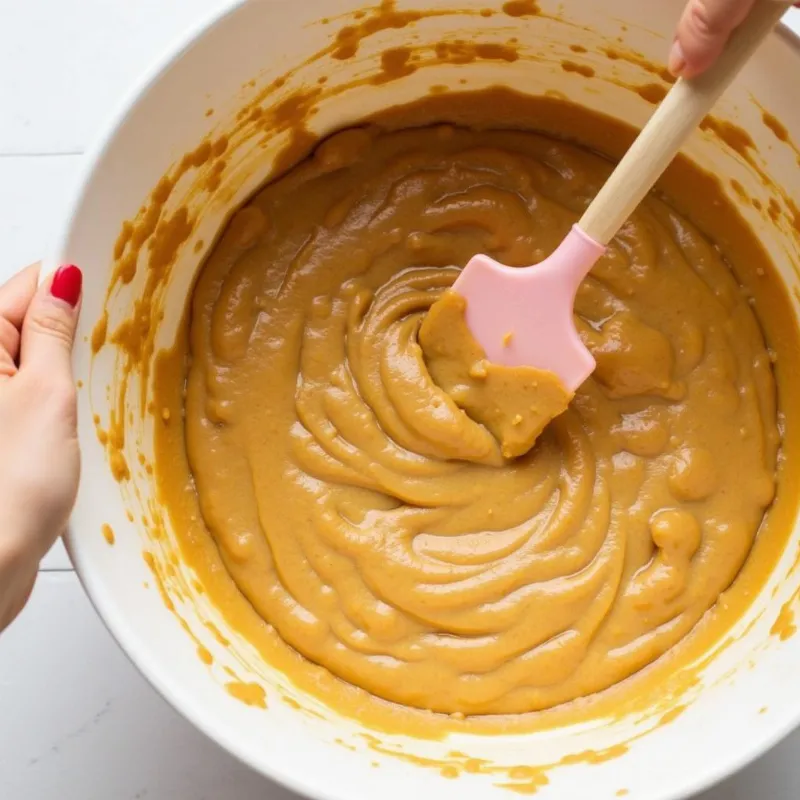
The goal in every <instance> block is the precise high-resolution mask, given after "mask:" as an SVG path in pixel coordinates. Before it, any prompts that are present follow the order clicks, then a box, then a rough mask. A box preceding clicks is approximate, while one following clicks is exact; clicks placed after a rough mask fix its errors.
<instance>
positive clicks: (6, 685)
mask: <svg viewBox="0 0 800 800" xmlns="http://www.w3.org/2000/svg"><path fill="white" fill-rule="evenodd" d="M310 1H311V0H306V2H310ZM219 4H220V0H134V1H132V0H0V109H2V114H1V115H0V282H2V281H3V280H5V279H6V278H7V277H9V276H10V275H11V274H12V273H13V272H15V271H16V270H17V269H18V268H20V267H22V266H24V265H26V264H28V263H31V262H33V261H36V260H38V259H39V258H40V257H41V256H42V254H43V253H45V252H46V251H47V250H48V248H49V247H50V246H51V244H52V241H53V236H54V235H55V232H56V230H57V228H58V226H59V224H60V220H61V218H62V215H63V213H64V208H65V204H66V202H67V199H68V196H69V193H70V192H71V190H72V187H73V185H74V181H75V179H76V175H77V172H78V169H79V167H80V165H81V159H82V154H83V152H84V150H85V149H86V147H87V145H88V144H89V143H90V141H91V139H92V137H93V136H94V135H95V134H96V132H97V130H98V127H99V125H101V124H102V122H103V120H104V118H105V117H106V116H107V115H108V113H109V111H110V109H112V108H113V107H114V106H115V105H116V103H117V100H118V98H119V96H120V95H121V94H122V93H123V92H124V91H125V90H126V89H127V87H129V86H130V85H131V84H132V83H133V82H134V81H135V79H136V77H137V75H138V74H139V73H140V72H141V71H142V70H143V69H144V68H145V67H146V66H147V65H148V64H149V63H150V62H151V60H152V59H153V57H154V56H156V55H158V54H159V53H161V52H163V51H164V49H165V48H166V47H168V46H169V44H170V42H171V41H172V40H174V39H175V37H176V36H179V35H180V33H181V31H182V30H184V29H185V28H186V27H187V26H188V25H191V24H192V23H193V22H194V21H195V20H197V19H198V18H201V17H202V16H203V15H206V14H207V13H209V12H210V11H211V10H212V9H213V8H214V7H215V6H217V5H219ZM798 18H800V12H795V16H794V20H795V21H796V22H797V21H798ZM797 28H798V30H800V22H798V25H797ZM798 691H800V683H799V684H798ZM741 735H742V736H746V735H747V731H744V730H743V731H742V732H741ZM293 797H295V795H293V794H292V793H290V792H287V791H285V790H283V789H282V788H280V787H278V786H276V785H274V784H272V783H270V782H268V781H266V780H264V779H263V778H261V777H259V776H258V775H255V774H254V773H252V772H251V771H250V770H249V769H247V768H246V767H244V766H242V765H241V764H239V763H238V762H237V761H235V760H234V759H233V758H232V757H230V756H228V755H227V754H225V753H224V752H222V751H221V750H220V749H219V748H217V747H216V745H214V744H212V743H211V742H210V741H208V740H207V739H206V738H205V737H204V736H203V735H202V734H200V733H198V732H197V731H195V730H194V729H193V728H192V726H191V725H189V723H187V722H185V721H184V720H183V718H182V717H180V716H179V715H178V714H177V713H176V712H175V711H173V710H172V708H171V707H170V706H168V705H167V704H166V703H165V702H164V701H163V700H162V699H161V698H160V697H159V696H158V695H157V694H156V693H155V691H154V690H153V689H151V688H150V686H149V684H148V683H147V682H146V681H145V680H144V679H143V678H142V677H141V676H140V675H139V673H138V672H137V671H136V670H135V669H134V668H133V666H131V664H130V663H129V662H128V661H127V659H126V658H125V656H124V655H123V654H122V652H121V651H120V650H119V648H118V647H117V645H116V644H115V642H114V641H113V640H112V639H111V637H110V636H109V634H108V632H107V631H106V630H105V628H104V627H103V624H102V623H101V622H100V620H99V619H98V617H97V615H96V614H95V612H94V610H93V608H92V607H91V605H90V604H89V601H88V600H87V598H86V597H85V595H84V593H83V590H82V589H81V587H80V584H79V583H78V580H77V578H76V576H75V574H74V573H73V572H72V570H71V567H70V564H69V561H68V559H67V557H66V554H65V553H64V550H63V548H62V547H61V546H60V545H59V546H57V547H56V548H55V549H54V550H53V552H51V553H50V554H49V555H48V557H47V559H46V560H45V562H44V563H43V564H42V569H41V573H40V575H39V580H38V581H37V584H36V589H35V590H34V594H33V597H32V599H31V602H30V604H29V606H28V608H27V609H26V610H25V611H24V612H23V614H22V616H21V617H20V619H19V620H17V622H16V623H15V624H14V625H12V626H11V628H10V629H9V630H8V631H7V632H6V633H5V634H4V635H3V636H2V637H0V798H2V800H134V799H136V800H291V798H293ZM756 798H758V800H797V799H798V798H800V733H796V734H794V735H793V736H791V737H790V738H789V739H787V740H786V741H784V742H783V743H782V744H780V745H779V746H778V747H776V748H775V749H774V750H773V751H772V752H771V753H769V754H768V755H767V756H766V757H764V758H762V759H761V760H760V761H758V762H757V763H755V764H754V765H752V766H751V767H749V768H748V769H746V770H745V771H744V772H742V773H741V774H739V775H738V776H736V777H734V778H732V779H730V780H729V781H727V782H726V783H724V784H722V785H720V786H718V787H717V788H715V789H713V790H711V791H709V792H707V793H706V794H704V795H702V800H756Z"/></svg>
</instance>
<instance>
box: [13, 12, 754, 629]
mask: <svg viewBox="0 0 800 800" xmlns="http://www.w3.org/2000/svg"><path fill="white" fill-rule="evenodd" d="M758 1H759V0H690V2H689V3H688V4H687V6H686V8H685V10H684V12H683V15H682V16H681V19H680V22H679V24H678V27H677V30H676V35H675V39H674V42H673V46H672V50H671V52H670V55H669V68H670V70H671V71H672V72H673V73H674V74H675V75H678V76H682V77H687V78H691V77H693V76H695V75H698V74H700V73H702V72H703V71H704V70H706V69H708V67H709V66H711V64H713V63H714V61H715V59H716V58H717V57H718V56H719V54H720V52H721V51H722V48H723V47H724V45H725V42H726V41H727V39H728V37H729V36H730V35H731V33H732V32H733V31H734V29H735V28H736V27H737V26H738V25H739V24H741V22H742V21H743V20H744V19H745V17H746V16H747V14H748V12H749V11H750V9H751V8H752V7H753V5H754V3H755V2H758ZM73 278H74V275H73ZM73 284H74V281H73ZM72 288H73V289H74V285H73V287H72ZM51 289H52V276H50V277H48V278H47V279H45V280H44V281H43V282H42V284H41V286H40V285H39V268H38V266H33V267H29V268H27V269H25V270H23V271H22V272H20V273H19V274H17V275H16V276H14V277H13V278H12V279H11V280H10V281H8V282H7V283H6V284H4V285H3V286H0V631H3V630H4V629H5V628H6V627H7V626H8V625H9V624H10V623H11V622H12V621H13V620H14V619H15V618H16V617H17V615H18V614H19V613H20V611H21V610H22V609H23V607H24V606H25V604H26V602H27V601H28V598H29V597H30V594H31V591H32V590H33V586H34V582H35V580H36V574H37V570H38V567H39V562H40V561H41V559H42V558H43V557H44V555H45V553H47V551H48V550H49V549H50V547H51V546H52V545H53V543H54V541H55V540H56V539H57V538H58V537H59V536H60V535H61V534H62V533H63V531H64V529H65V527H66V525H67V521H68V519H69V515H70V512H71V510H72V506H73V504H74V502H75V496H76V494H77V490H78V479H79V474H80V450H79V447H78V434H77V401H76V390H75V384H74V379H73V375H72V366H71V351H72V345H73V342H74V338H75V329H76V326H77V321H78V315H79V313H80V298H79V289H80V286H78V294H77V295H75V296H74V297H72V298H69V299H68V300H65V299H61V298H59V297H56V296H54V295H53V292H52V291H51ZM72 301H74V304H73V302H72Z"/></svg>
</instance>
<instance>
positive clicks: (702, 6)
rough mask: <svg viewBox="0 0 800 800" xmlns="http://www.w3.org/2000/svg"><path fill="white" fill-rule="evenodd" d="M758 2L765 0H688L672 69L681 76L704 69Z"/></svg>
mask: <svg viewBox="0 0 800 800" xmlns="http://www.w3.org/2000/svg"><path fill="white" fill-rule="evenodd" d="M756 2H766V0H689V2H688V3H687V4H686V8H685V9H684V10H683V15H682V16H681V19H680V22H679V23H678V30H677V32H676V34H675V41H674V43H673V45H672V50H671V51H670V56H669V64H668V66H669V71H670V72H671V73H672V74H673V75H675V76H678V77H681V78H693V77H695V76H696V75H699V74H700V73H701V72H705V70H707V69H708V68H709V67H710V66H711V65H712V64H713V63H714V62H715V61H716V60H717V58H718V57H719V55H720V53H721V52H722V49H723V48H724V47H725V43H726V42H727V41H728V37H730V35H731V34H732V33H733V31H734V30H736V28H738V27H739V25H741V24H742V22H744V20H745V18H746V17H747V15H748V14H749V13H750V10H751V9H752V8H753V6H754V5H755V4H756ZM795 5H800V3H795Z"/></svg>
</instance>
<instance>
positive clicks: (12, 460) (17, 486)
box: [0, 266, 82, 631]
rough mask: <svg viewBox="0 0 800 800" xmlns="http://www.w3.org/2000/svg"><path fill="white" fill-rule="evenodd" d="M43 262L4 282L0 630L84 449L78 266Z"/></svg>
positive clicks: (68, 492) (59, 512) (68, 498)
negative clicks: (77, 358)
mask: <svg viewBox="0 0 800 800" xmlns="http://www.w3.org/2000/svg"><path fill="white" fill-rule="evenodd" d="M38 280H39V268H38V266H33V267H28V269H26V270H24V271H23V272H20V273H19V274H18V275H16V276H15V277H13V278H12V279H11V280H10V281H9V282H8V283H6V284H5V285H3V286H0V631H2V630H3V629H4V628H5V627H6V626H7V625H8V624H9V623H10V622H11V621H12V620H13V619H14V618H15V617H16V616H17V614H19V612H20V611H21V610H22V607H23V606H24V605H25V603H26V602H27V600H28V597H29V596H30V593H31V591H32V589H33V584H34V581H35V580H36V573H37V570H38V568H39V561H40V560H41V559H42V557H43V556H44V555H45V553H46V552H47V551H48V550H49V549H50V546H51V545H52V544H53V542H54V541H55V540H56V538H57V537H58V536H59V535H60V534H61V533H62V532H63V531H64V528H65V527H66V524H67V519H68V517H69V514H70V511H71V510H72V505H73V503H74V502H75V495H76V493H77V491H78V475H79V471H80V452H79V450H78V435H77V414H78V412H77V402H76V395H75V386H74V383H73V380H72V365H71V361H70V353H71V350H72V342H73V339H74V337H75V327H76V324H77V321H78V312H79V310H80V309H79V306H80V295H81V284H82V277H81V272H80V270H79V269H78V268H77V267H72V266H67V267H61V268H60V269H59V270H57V271H56V273H55V274H54V275H53V277H52V278H48V280H46V281H45V282H44V284H43V285H42V286H41V287H39V288H37V284H38Z"/></svg>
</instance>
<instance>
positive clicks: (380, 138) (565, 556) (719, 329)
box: [159, 125, 779, 714]
mask: <svg viewBox="0 0 800 800" xmlns="http://www.w3.org/2000/svg"><path fill="white" fill-rule="evenodd" d="M609 171H610V167H609V165H608V164H607V163H606V162H605V161H603V160H602V159H601V158H599V157H597V156H595V155H592V154H590V153H589V152H586V151H584V150H581V149H579V148H577V147H574V146H571V145H568V144H565V143H562V142H559V141H556V140H553V139H549V138H546V137H543V136H539V135H536V134H533V133H525V132H514V131H477V130H469V129H462V128H457V127H452V126H446V125H445V126H437V127H430V128H425V129H419V130H405V131H397V132H381V131H379V130H378V129H354V130H348V131H345V132H342V133H340V134H338V135H336V136H334V137H332V138H331V139H329V140H327V141H326V142H324V143H322V144H321V145H320V146H319V147H318V148H317V150H316V151H315V153H314V155H313V157H312V158H310V159H309V160H307V161H306V162H304V163H302V164H301V165H299V166H298V167H296V168H295V169H293V170H292V171H291V172H290V173H289V174H287V175H286V176H285V177H283V178H281V179H280V180H278V181H276V182H274V183H272V184H271V185H268V186H267V187H266V188H265V189H263V190H262V191H261V193H260V194H259V195H258V196H257V197H256V198H255V199H254V200H253V201H252V202H251V203H249V204H248V205H247V206H246V207H245V208H244V209H242V210H241V211H239V212H238V213H237V214H236V215H235V216H234V217H233V219H232V220H231V223H230V225H229V226H228V229H227V230H226V232H225V234H224V235H223V237H222V239H221V240H220V242H219V243H218V244H217V246H216V247H215V249H214V251H213V253H212V254H211V256H210V258H209V260H208V262H207V263H206V265H205V267H204V269H203V271H202V274H201V276H200V278H199V281H198V284H197V286H196V290H195V292H194V296H193V299H192V314H191V317H190V330H189V350H190V360H189V362H188V366H187V385H186V394H185V431H184V435H183V436H172V437H170V438H168V439H167V440H166V441H167V444H168V446H167V447H166V448H165V449H162V452H161V453H160V454H159V471H160V473H161V474H162V475H164V474H166V473H169V472H173V473H174V471H175V470H180V469H181V468H182V466H181V465H182V464H184V463H185V462H184V458H186V459H187V461H188V469H189V470H190V474H182V475H181V476H178V477H176V476H175V475H174V474H172V475H171V476H170V478H169V480H167V481H164V480H163V478H162V485H163V487H164V490H165V491H166V492H167V497H166V499H167V501H168V503H169V504H170V505H171V506H172V507H173V508H174V507H181V508H184V509H185V508H193V507H194V504H195V503H197V506H198V508H199V511H200V514H201V516H202V525H200V526H199V528H198V526H197V525H195V526H194V527H193V528H192V532H191V537H195V538H196V540H197V542H198V543H200V542H201V540H202V537H205V536H207V533H206V532H205V531H207V532H208V534H210V535H211V537H213V540H214V541H215V542H216V544H217V546H218V548H219V551H220V554H221V556H222V559H223V561H224V564H225V567H226V569H227V573H228V574H229V576H230V578H231V579H232V580H233V581H234V582H235V584H236V587H238V590H239V591H241V592H242V593H243V594H244V596H245V597H246V598H247V599H248V600H249V602H250V603H251V604H252V606H253V607H254V608H255V610H256V611H257V612H258V614H260V615H261V617H262V618H263V619H264V620H265V621H267V622H268V623H269V625H271V626H274V628H275V629H276V630H277V632H278V633H279V634H280V636H281V637H282V638H283V640H284V641H286V642H287V643H288V644H289V645H291V646H292V647H293V648H295V649H296V650H297V651H299V652H300V653H301V654H302V655H303V656H305V657H306V658H307V659H309V660H310V661H312V662H315V663H317V664H320V665H322V666H324V667H326V668H327V669H328V670H330V671H331V672H332V673H333V674H335V675H337V676H339V677H341V678H343V679H344V680H346V681H349V682H351V683H353V684H355V685H357V686H360V687H363V688H366V689H368V690H369V691H370V692H372V693H374V694H376V695H378V696H380V697H383V698H387V699H390V700H393V701H396V702H398V703H403V704H407V705H411V706H415V707H419V708H425V709H434V710H438V711H444V712H451V713H452V712H463V713H467V714H478V713H481V714H487V713H491V714H494V713H516V712H523V711H529V710H535V709H543V708H548V707H551V706H554V705H557V704H559V703H563V702H566V701H569V700H572V699H575V698H579V697H583V696H586V695H588V694H591V693H593V692H597V691H599V690H602V689H604V688H606V687H609V686H611V685H613V684H616V683H617V682H619V681H621V680H623V679H625V678H626V677H628V676H629V675H631V674H633V673H634V672H636V671H638V670H639V669H641V668H642V667H644V666H646V665H647V664H649V663H650V662H652V661H653V660H655V659H656V658H658V657H659V656H660V655H661V654H663V653H664V652H666V651H667V650H668V649H670V648H672V647H673V646H675V645H676V644H677V643H679V642H680V641H681V639H682V638H683V637H684V636H686V634H687V633H688V632H689V631H690V630H691V629H692V627H693V626H694V625H695V624H696V623H697V622H698V620H699V619H700V618H701V617H702V616H703V614H704V613H705V612H706V611H707V610H708V609H709V608H710V607H711V606H713V605H714V603H715V602H716V600H717V598H718V597H719V595H720V592H722V591H723V590H724V589H726V587H728V586H729V585H730V583H731V582H732V580H733V579H734V577H735V576H736V575H737V573H738V572H739V569H740V568H741V566H742V564H743V563H744V561H745V559H746V558H747V555H748V553H749V551H750V548H751V545H752V543H753V540H754V537H755V535H756V532H757V530H758V527H759V524H760V522H761V519H762V516H763V513H764V510H765V508H766V507H767V506H768V505H769V503H770V502H771V500H772V497H773V492H774V488H775V480H774V472H775V468H776V457H777V447H778V441H779V435H778V429H777V424H776V407H775V406H776V403H775V386H774V382H773V377H772V372H771V368H770V361H769V358H768V355H767V353H766V351H765V347H764V343H763V339H762V335H761V333H760V330H759V327H758V325H757V322H756V319H755V317H754V315H753V313H752V311H751V309H750V307H749V305H748V303H747V301H746V298H745V296H744V295H743V293H742V291H741V290H740V288H739V286H738V285H737V283H736V281H735V280H734V278H733V277H732V274H731V273H730V271H729V269H728V267H727V265H726V263H725V261H724V260H723V257H722V256H721V254H720V252H719V251H718V250H717V249H716V248H714V247H713V246H711V245H710V244H709V243H708V241H707V240H706V239H704V238H703V237H702V236H701V235H700V234H699V233H698V231H697V230H696V229H695V228H694V227H693V225H692V224H691V223H690V222H688V221H687V220H686V219H685V218H683V217H682V216H680V215H679V214H678V213H676V212H675V211H673V210H672V209H671V208H670V207H668V206H667V205H665V204H664V203H663V202H661V201H659V200H657V199H654V198H650V199H648V200H647V201H646V202H645V203H644V205H643V207H642V208H641V209H640V210H639V211H638V212H637V213H636V214H635V215H634V217H633V219H632V220H631V221H630V222H629V223H628V224H627V225H626V226H625V228H624V229H623V231H622V232H621V233H620V235H619V236H618V237H617V239H616V240H615V241H614V243H613V245H612V246H611V247H610V248H609V252H608V253H607V255H606V256H605V257H604V258H603V259H601V261H600V262H599V263H598V265H597V266H596V268H595V269H594V270H593V271H592V274H591V275H590V276H589V278H588V279H587V280H586V281H585V283H584V284H583V286H582V287H581V291H580V292H579V295H578V300H577V313H578V320H577V323H578V325H579V330H580V331H581V334H582V336H583V337H584V341H585V343H586V344H587V346H588V347H589V348H590V349H591V350H592V352H593V354H594V356H595V358H596V359H597V363H598V368H597V371H596V373H595V375H594V376H593V377H592V378H591V379H590V380H588V381H587V382H586V383H585V384H584V386H582V387H581V389H580V390H579V391H578V392H577V394H576V396H575V398H574V399H573V401H572V403H571V405H570V408H569V409H568V410H567V411H566V412H565V413H563V414H562V415H561V416H558V417H557V418H556V419H555V420H554V421H553V422H552V424H551V425H549V426H548V427H547V428H546V429H545V430H544V432H543V433H542V435H541V436H540V437H539V439H538V441H537V443H536V446H535V447H534V448H533V449H532V450H530V452H527V453H526V454H524V455H522V456H521V457H519V458H516V459H512V460H509V459H506V458H504V457H503V454H502V452H501V445H500V444H499V442H498V438H496V437H499V438H500V439H501V440H502V439H504V438H505V437H504V434H503V433H502V431H501V430H500V429H499V428H498V427H497V426H496V425H494V423H493V422H492V420H490V419H489V418H487V417H486V415H485V414H483V412H485V411H486V409H487V406H486V404H485V398H478V399H477V400H475V401H474V402H473V403H472V404H470V403H468V402H465V401H464V397H463V396H462V397H461V398H459V394H458V392H457V391H456V392H455V393H454V397H451V396H449V395H448V394H447V393H446V392H445V391H443V389H442V388H440V386H437V382H436V381H435V380H434V378H433V377H432V374H433V376H434V377H436V378H437V380H438V382H439V384H440V385H441V386H444V387H446V388H448V389H449V390H450V391H451V392H453V391H454V386H456V385H457V383H458V381H457V380H448V378H447V376H443V375H442V374H438V375H437V367H436V358H435V353H434V352H433V350H435V347H433V346H432V344H431V342H428V343H427V346H426V354H427V358H428V363H427V364H426V359H425V357H424V356H423V352H422V349H421V347H420V344H419V333H420V326H421V325H423V320H424V318H425V314H426V312H427V310H428V309H429V308H430V306H431V304H432V303H433V302H434V301H435V300H436V299H437V298H439V297H440V296H441V295H442V293H443V292H445V291H446V289H447V287H449V286H450V284H451V283H452V281H453V279H454V277H455V274H456V271H457V268H458V266H460V265H464V264H465V263H466V262H467V261H468V260H469V258H470V257H471V256H472V255H474V254H475V253H478V252H485V253H488V254H490V255H491V256H493V257H494V258H497V259H498V260H499V261H502V262H504V263H508V264H517V265H525V264H530V263H535V262H537V261H540V260H542V259H543V258H544V257H545V256H546V255H548V254H549V253H550V252H551V251H552V250H553V249H554V248H555V246H556V245H557V243H558V242H559V241H560V240H561V239H562V238H563V236H564V235H565V234H566V233H567V231H568V229H569V227H570V226H571V225H572V224H573V222H575V220H576V219H577V217H578V216H579V214H580V212H581V211H582V210H583V209H584V208H585V207H586V205H587V203H588V201H589V198H591V197H592V196H593V195H594V194H595V192H596V191H597V189H598V188H599V186H600V185H601V183H602V181H603V179H604V177H605V176H606V175H607V174H608V172H609ZM472 363H473V366H474V360H473V362H472ZM450 377H451V378H452V376H450ZM471 377H472V378H473V379H475V380H480V379H481V378H480V376H476V375H472V376H471ZM179 379H180V376H176V375H173V376H172V380H173V383H174V381H177V380H179ZM472 388H473V389H474V388H475V387H472ZM462 395H463V393H462ZM459 406H462V407H463V408H466V409H467V411H469V412H470V415H471V416H468V415H467V414H466V413H464V411H462V410H461V409H460V408H459ZM481 409H483V412H482V410H481ZM482 414H483V415H482ZM501 416H502V415H501ZM515 416H516V412H515V414H514V416H513V417H512V421H513V419H514V417H515ZM503 419H504V420H506V418H505V417H503ZM481 421H482V422H484V423H485V426H484V425H483V424H481ZM506 421H507V420H506ZM518 424H522V425H526V426H527V425H529V424H530V420H529V419H527V418H526V419H524V420H523V422H522V423H518ZM528 432H529V433H530V430H529V431H528ZM536 432H538V431H536ZM536 432H534V433H533V436H532V437H530V439H532V438H534V437H535V433H536ZM507 444H508V443H507ZM529 444H530V441H528V442H527V445H529ZM527 445H526V444H524V443H522V444H520V443H519V442H516V444H515V445H513V447H512V448H511V449H509V450H508V451H507V455H512V454H515V453H520V452H524V451H525V450H526V449H527ZM184 447H185V452H186V455H185V456H184V453H183V448H184ZM192 479H193V482H192ZM176 487H179V488H176ZM198 546H200V545H199V544H198ZM217 580H219V581H227V580H228V577H227V576H225V575H224V574H223V575H218V577H217ZM226 591H227V590H226Z"/></svg>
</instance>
